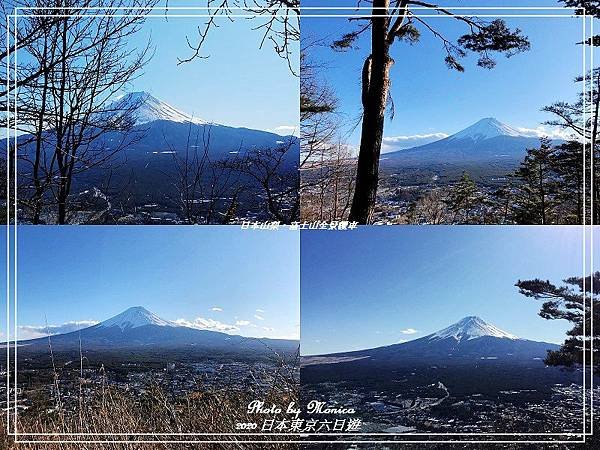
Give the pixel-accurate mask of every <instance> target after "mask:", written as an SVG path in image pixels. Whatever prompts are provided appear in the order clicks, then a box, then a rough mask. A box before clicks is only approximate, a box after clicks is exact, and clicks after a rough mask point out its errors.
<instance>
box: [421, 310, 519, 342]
mask: <svg viewBox="0 0 600 450" xmlns="http://www.w3.org/2000/svg"><path fill="white" fill-rule="evenodd" d="M483 336H493V337H497V338H507V339H519V338H518V337H517V336H515V335H513V334H510V333H507V332H506V331H503V330H501V329H500V328H498V327H496V326H494V325H492V324H491V323H487V322H486V321H485V320H483V319H481V318H479V317H476V316H469V317H465V318H464V319H461V320H460V321H458V322H456V323H455V324H453V325H450V326H449V327H447V328H444V329H443V330H440V331H438V332H437V333H434V334H432V335H430V336H429V340H430V341H431V340H439V339H447V338H454V339H456V340H457V341H459V342H460V341H462V340H466V341H468V340H471V339H476V338H480V337H483Z"/></svg>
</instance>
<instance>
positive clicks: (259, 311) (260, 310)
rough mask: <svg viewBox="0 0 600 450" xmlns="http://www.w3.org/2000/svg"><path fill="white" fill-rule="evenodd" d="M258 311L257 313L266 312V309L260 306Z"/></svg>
mask: <svg viewBox="0 0 600 450" xmlns="http://www.w3.org/2000/svg"><path fill="white" fill-rule="evenodd" d="M256 312H257V313H264V312H265V310H264V309H260V308H259V309H257V310H256Z"/></svg>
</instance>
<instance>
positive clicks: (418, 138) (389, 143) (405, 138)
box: [381, 133, 448, 153]
mask: <svg viewBox="0 0 600 450" xmlns="http://www.w3.org/2000/svg"><path fill="white" fill-rule="evenodd" d="M447 137H448V134H446V133H428V134H411V135H400V136H386V137H384V138H383V142H382V145H381V151H382V153H386V152H395V151H397V150H404V149H407V148H412V147H418V146H419V145H425V144H429V143H430V142H435V141H439V140H440V139H444V138H447Z"/></svg>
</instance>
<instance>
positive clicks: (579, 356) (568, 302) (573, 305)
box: [515, 272, 600, 372]
mask: <svg viewBox="0 0 600 450" xmlns="http://www.w3.org/2000/svg"><path fill="white" fill-rule="evenodd" d="M515 286H517V287H518V288H519V292H520V293H521V294H523V295H524V296H525V297H527V298H532V299H535V300H541V301H543V304H542V307H541V309H540V312H539V315H540V317H543V318H544V319H547V320H567V321H568V322H570V323H572V324H573V326H572V328H571V329H570V330H569V331H568V332H567V335H568V336H569V337H568V338H567V339H566V340H565V342H564V343H563V344H562V345H561V347H560V349H558V350H556V351H549V352H548V355H547V358H546V360H545V363H546V364H548V365H550V366H565V367H573V366H575V365H581V364H583V361H584V352H583V341H584V339H585V341H586V355H585V356H586V358H585V359H586V364H589V363H590V360H591V351H590V344H591V343H592V342H593V343H594V347H595V349H594V355H596V354H597V353H598V344H600V338H599V337H598V336H591V328H592V324H593V327H594V328H596V329H600V328H597V327H600V299H599V298H598V294H600V272H595V273H594V274H593V275H591V276H588V277H585V278H583V277H577V276H576V277H570V278H567V279H565V280H563V285H555V284H553V283H551V282H550V281H549V280H541V279H539V278H535V279H533V280H523V281H522V280H519V281H517V283H516V284H515ZM592 304H593V308H591V306H592ZM592 309H593V317H592ZM584 325H585V332H584ZM594 370H595V371H596V372H598V371H600V365H599V363H598V359H597V358H595V359H594Z"/></svg>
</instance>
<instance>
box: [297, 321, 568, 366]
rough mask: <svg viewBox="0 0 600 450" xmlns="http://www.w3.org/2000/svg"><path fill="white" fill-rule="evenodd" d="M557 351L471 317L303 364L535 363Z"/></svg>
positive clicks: (306, 358) (307, 359) (311, 357)
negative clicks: (409, 337)
mask: <svg viewBox="0 0 600 450" xmlns="http://www.w3.org/2000/svg"><path fill="white" fill-rule="evenodd" d="M557 348H558V345H556V344H552V343H548V342H539V341H532V340H528V339H523V338H518V337H517V336H515V335H512V334H510V333H507V332H505V331H503V330H501V329H500V328H498V327H496V326H495V325H492V324H490V323H488V322H486V321H484V320H483V319H481V318H479V317H477V316H467V317H465V318H463V319H461V320H459V321H458V322H456V323H454V324H452V325H450V326H448V327H446V328H443V329H441V330H439V331H436V332H434V333H430V334H428V335H426V336H423V337H421V338H417V339H413V340H411V341H407V342H401V343H395V344H389V345H384V346H380V347H375V348H369V349H363V350H354V351H349V352H337V353H328V354H321V355H307V356H304V357H303V364H304V365H311V364H329V363H331V362H328V361H327V358H332V359H333V360H335V359H336V358H339V359H340V361H339V362H347V361H350V360H364V359H369V360H371V361H379V362H380V363H382V364H392V363H395V364H403V363H407V362H409V361H411V362H415V361H419V362H432V361H436V362H441V361H443V362H457V361H460V362H464V361H466V360H473V359H486V358H487V359H502V358H504V359H513V360H516V359H521V360H531V359H535V358H543V357H544V356H545V352H546V350H555V349H557ZM335 362H336V361H333V363H335Z"/></svg>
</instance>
